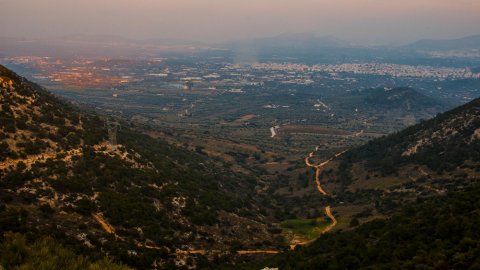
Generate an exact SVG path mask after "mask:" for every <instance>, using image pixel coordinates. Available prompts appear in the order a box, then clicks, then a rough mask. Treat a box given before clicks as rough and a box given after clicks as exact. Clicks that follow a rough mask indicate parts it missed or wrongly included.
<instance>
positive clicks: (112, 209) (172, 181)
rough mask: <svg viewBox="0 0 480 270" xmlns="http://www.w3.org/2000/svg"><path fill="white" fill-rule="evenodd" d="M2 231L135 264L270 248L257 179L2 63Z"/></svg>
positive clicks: (188, 262)
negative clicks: (114, 127) (113, 137)
mask: <svg viewBox="0 0 480 270" xmlns="http://www.w3.org/2000/svg"><path fill="white" fill-rule="evenodd" d="M0 86H1V89H0V103H1V104H0V145H1V147H0V198H1V201H2V210H1V211H0V225H1V226H0V228H1V231H2V232H5V231H14V232H20V233H28V234H29V235H31V236H34V237H39V236H42V235H53V236H56V237H57V238H58V239H61V240H62V242H64V243H67V244H68V245H70V246H71V247H73V248H76V249H78V250H82V252H85V250H86V252H87V253H88V252H89V253H93V254H95V253H97V252H98V251H100V250H102V251H104V252H106V253H108V254H110V255H111V256H113V257H114V258H115V259H116V260H121V261H123V262H124V263H127V264H129V265H131V266H133V267H137V268H142V269H144V268H150V267H155V266H156V267H158V268H161V267H164V268H165V267H173V268H178V267H185V268H191V267H194V266H195V265H201V264H202V263H205V262H207V261H208V260H211V259H213V258H214V257H215V258H218V257H220V258H221V257H222V256H225V257H226V258H232V257H234V256H235V253H234V254H232V253H231V249H230V247H231V246H232V243H237V242H241V243H242V245H243V247H244V248H246V249H248V248H259V247H265V248H270V247H271V246H272V245H274V244H275V243H274V242H275V239H274V237H273V236H272V234H270V233H269V232H268V227H267V226H266V225H265V223H266V222H265V217H264V216H262V214H261V209H260V207H258V206H257V204H256V202H255V201H254V200H253V199H252V198H251V197H250V196H249V195H248V194H253V193H254V192H253V190H254V187H255V180H254V179H252V178H247V177H245V176H243V175H238V174H234V173H232V172H231V171H229V170H228V169H226V167H224V165H223V164H221V163H218V162H215V161H212V160H208V159H206V158H205V157H204V156H201V155H198V154H196V153H193V152H189V151H187V150H184V149H182V148H178V147H174V146H171V145H168V144H166V143H164V142H162V141H160V140H155V139H152V138H150V137H148V136H145V135H142V134H139V133H137V132H135V131H134V130H132V129H130V128H129V125H128V124H127V123H120V124H121V128H120V129H119V131H118V134H117V141H118V143H117V144H112V143H113V142H111V141H109V140H108V139H109V136H108V132H107V128H106V122H107V121H106V119H102V118H100V117H98V116H96V115H94V114H91V113H86V112H82V111H80V110H79V109H76V108H75V107H73V106H71V105H69V104H67V103H66V102H63V101H61V100H59V99H58V98H56V97H54V96H52V95H51V94H49V93H48V92H47V91H46V90H45V89H42V88H41V87H40V86H38V85H35V84H33V83H31V82H29V81H27V80H25V79H24V78H22V77H20V76H18V75H16V74H15V73H13V72H12V71H10V70H8V69H6V68H5V67H2V66H0Z"/></svg>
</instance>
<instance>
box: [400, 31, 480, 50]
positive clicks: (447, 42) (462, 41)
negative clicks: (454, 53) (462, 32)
mask: <svg viewBox="0 0 480 270" xmlns="http://www.w3.org/2000/svg"><path fill="white" fill-rule="evenodd" d="M408 47H411V48H415V49H422V50H474V49H476V50H480V35H473V36H468V37H463V38H458V39H439V40H435V39H425V40H420V41H417V42H415V43H412V44H410V45H409V46H408Z"/></svg>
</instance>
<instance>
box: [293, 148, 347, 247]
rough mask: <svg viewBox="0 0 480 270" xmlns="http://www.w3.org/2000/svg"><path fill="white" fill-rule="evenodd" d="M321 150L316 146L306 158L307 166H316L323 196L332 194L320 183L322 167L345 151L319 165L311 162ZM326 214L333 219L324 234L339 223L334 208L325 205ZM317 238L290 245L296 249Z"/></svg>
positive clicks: (318, 185)
mask: <svg viewBox="0 0 480 270" xmlns="http://www.w3.org/2000/svg"><path fill="white" fill-rule="evenodd" d="M318 150H319V147H318V146H317V147H315V151H313V152H311V153H309V154H308V156H307V157H306V158H305V165H307V167H310V168H315V183H316V185H317V190H318V192H319V193H321V194H322V195H323V196H330V195H329V194H328V193H327V192H326V191H325V190H324V189H323V188H322V185H321V183H320V174H321V172H322V169H323V168H324V167H325V166H326V165H327V164H328V163H330V162H331V161H333V160H334V159H336V158H338V157H340V156H341V155H343V154H344V153H345V152H346V150H345V151H342V152H339V153H337V154H335V155H334V156H333V157H331V158H330V159H328V160H326V161H324V162H322V163H320V164H318V165H315V164H313V163H311V162H310V158H312V157H313V156H314V155H315V152H316V151H318ZM325 214H326V215H327V216H328V217H329V218H330V220H331V221H332V223H331V224H330V225H328V226H327V227H326V228H325V229H324V230H323V231H322V233H321V234H324V233H327V232H329V231H330V230H332V229H333V228H334V227H335V226H336V225H337V219H336V218H335V216H334V215H333V214H332V209H331V207H330V206H327V207H325ZM315 240H316V239H312V240H309V241H304V242H300V243H294V244H292V245H290V248H291V249H295V247H296V246H297V245H308V244H310V243H312V242H313V241H315Z"/></svg>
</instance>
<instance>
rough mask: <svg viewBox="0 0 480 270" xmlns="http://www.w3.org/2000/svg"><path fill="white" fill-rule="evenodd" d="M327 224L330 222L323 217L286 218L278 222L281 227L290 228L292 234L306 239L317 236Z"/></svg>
mask: <svg viewBox="0 0 480 270" xmlns="http://www.w3.org/2000/svg"><path fill="white" fill-rule="evenodd" d="M329 224H330V222H329V221H326V220H324V219H323V218H313V219H288V220H285V221H282V222H281V223H280V225H281V227H282V228H283V229H285V230H290V231H292V232H293V233H294V234H296V235H299V236H302V237H304V238H306V239H307V240H310V239H315V238H317V237H319V236H320V234H321V233H322V231H323V230H324V229H325V228H326V227H327V226H328V225H329Z"/></svg>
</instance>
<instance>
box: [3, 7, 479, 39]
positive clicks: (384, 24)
mask: <svg viewBox="0 0 480 270" xmlns="http://www.w3.org/2000/svg"><path fill="white" fill-rule="evenodd" d="M479 13H480V2H479V1H477V0H457V1H451V0H406V1H391V0H355V1H354V0H339V1H332V0H298V1H288V0H261V1H252V0H242V1H240V0H228V1H225V0H203V1H198V0H163V1H155V0H141V1H127V0H105V1H101V2H99V1H93V0H85V1H63V0H43V1H42V3H41V5H40V4H39V3H38V1H37V0H23V1H12V0H1V1H0V24H1V25H2V27H1V28H0V37H26V38H32V37H33V38H38V37H56V36H64V35H72V34H83V35H99V34H101V35H105V34H108V35H118V36H123V37H128V38H135V39H182V40H195V41H204V42H224V41H231V40H241V39H249V38H256V37H266V36H275V35H279V34H288V33H302V32H314V33H316V34H318V35H320V36H335V37H338V38H341V39H345V40H348V41H352V42H358V43H362V44H395V43H402V44H404V43H408V42H412V41H415V40H418V39H424V38H434V39H441V38H456V37H462V36H467V35H472V34H478V26H479V25H480V16H478V14H479Z"/></svg>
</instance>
